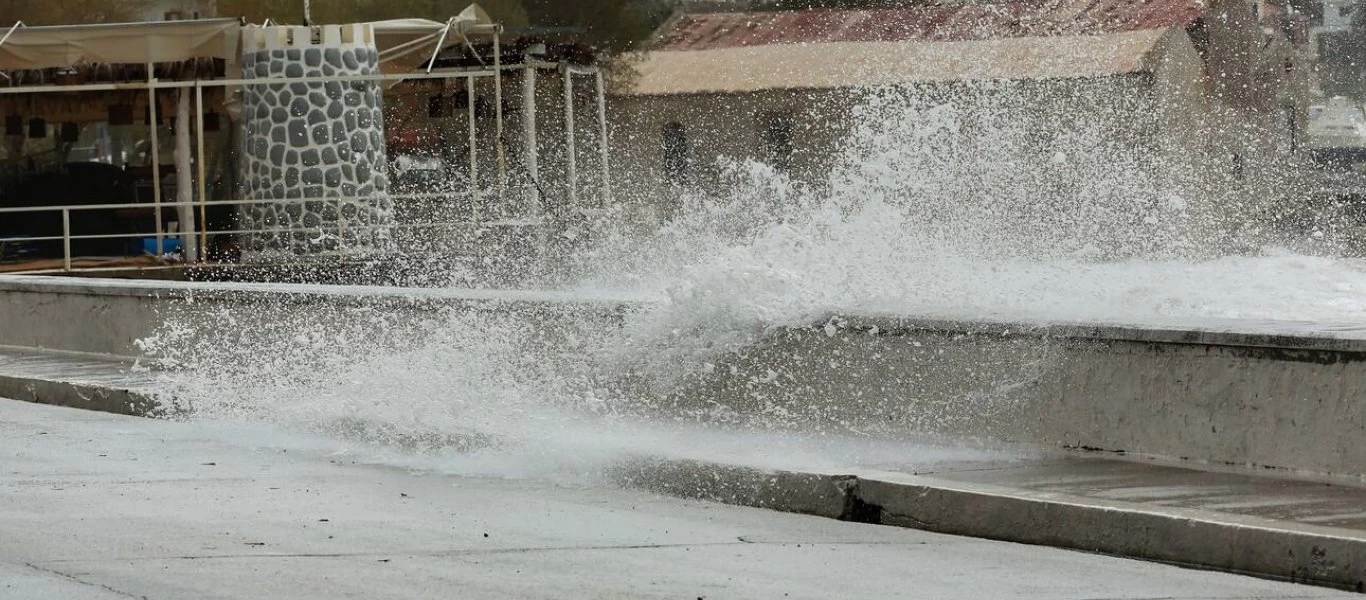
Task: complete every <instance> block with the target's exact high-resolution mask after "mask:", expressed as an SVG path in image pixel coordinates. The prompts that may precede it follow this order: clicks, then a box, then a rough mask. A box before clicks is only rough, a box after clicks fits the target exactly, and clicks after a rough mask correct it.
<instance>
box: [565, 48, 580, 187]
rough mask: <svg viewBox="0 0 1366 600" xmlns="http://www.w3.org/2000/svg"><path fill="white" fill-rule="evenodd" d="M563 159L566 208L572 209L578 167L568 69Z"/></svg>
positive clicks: (572, 89)
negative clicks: (566, 198) (566, 189)
mask: <svg viewBox="0 0 1366 600" xmlns="http://www.w3.org/2000/svg"><path fill="white" fill-rule="evenodd" d="M564 160H565V181H564V184H565V186H566V187H567V188H568V190H569V206H567V207H566V208H568V209H570V210H573V209H577V208H578V207H579V182H578V177H579V168H578V165H577V164H576V162H577V159H576V158H575V149H574V73H573V71H571V70H570V69H565V70H564Z"/></svg>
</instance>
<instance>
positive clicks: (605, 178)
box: [593, 67, 612, 208]
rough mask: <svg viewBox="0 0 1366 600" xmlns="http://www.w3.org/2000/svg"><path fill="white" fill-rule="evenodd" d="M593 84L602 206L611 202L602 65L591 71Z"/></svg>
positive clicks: (605, 95)
mask: <svg viewBox="0 0 1366 600" xmlns="http://www.w3.org/2000/svg"><path fill="white" fill-rule="evenodd" d="M593 78H594V84H595V85H596V86H597V88H598V89H597V91H598V155H599V159H600V160H601V162H602V207H603V208H607V206H608V205H610V204H611V203H612V179H611V176H610V175H609V173H608V168H607V162H608V159H609V156H610V152H609V149H608V143H607V92H606V90H605V89H604V88H605V87H606V86H605V85H604V84H603V81H602V67H598V70H597V71H596V72H594V73H593Z"/></svg>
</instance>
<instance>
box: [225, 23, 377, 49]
mask: <svg viewBox="0 0 1366 600" xmlns="http://www.w3.org/2000/svg"><path fill="white" fill-rule="evenodd" d="M347 46H356V47H363V48H374V47H375V30H374V28H373V27H372V26H371V25H369V24H368V23H351V24H348V25H314V26H311V27H297V26H285V25H279V26H264V27H263V26H248V27H244V28H242V52H244V53H246V52H256V51H259V50H277V49H288V48H299V49H303V48H315V47H327V48H339V47H347Z"/></svg>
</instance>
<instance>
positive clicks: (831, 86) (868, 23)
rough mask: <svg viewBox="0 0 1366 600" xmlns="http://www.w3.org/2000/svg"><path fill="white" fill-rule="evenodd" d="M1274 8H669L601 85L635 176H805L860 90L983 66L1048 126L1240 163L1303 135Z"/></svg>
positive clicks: (980, 72) (934, 82)
mask: <svg viewBox="0 0 1366 600" xmlns="http://www.w3.org/2000/svg"><path fill="white" fill-rule="evenodd" d="M1273 17H1275V18H1279V19H1281V20H1287V19H1288V17H1285V16H1284V15H1279V16H1277V15H1275V14H1272V13H1271V12H1270V11H1259V9H1258V7H1257V6H1256V5H1254V4H1249V3H1247V2H1240V1H1231V0H1214V1H1213V2H1209V3H1206V2H1202V1H1201V0H1039V1H1036V0H1022V1H1018V0H1017V1H1009V2H999V3H992V4H976V3H965V4H943V5H916V6H904V7H897V8H883V9H868V10H850V9H811V10H797V11H771V12H763V11H760V12H711V13H697V14H691V13H682V14H678V15H675V17H674V18H673V19H671V20H670V22H668V23H667V24H666V25H665V26H663V27H662V28H661V29H660V30H659V31H658V32H657V34H656V35H655V37H654V38H653V40H652V43H651V45H650V46H649V50H648V51H646V52H643V53H642V54H641V55H640V56H639V57H637V58H636V60H634V61H632V62H631V63H630V64H631V71H632V72H631V73H630V74H629V76H626V77H623V78H621V79H622V83H621V84H620V85H618V86H617V87H616V89H615V92H614V97H615V101H616V109H617V111H616V114H617V116H618V118H619V119H620V122H621V125H620V126H619V127H618V129H619V134H618V136H617V145H618V146H619V149H620V151H621V154H622V156H623V159H624V160H625V164H634V165H635V168H632V169H628V171H629V172H630V173H632V174H634V175H635V176H636V177H637V178H638V179H640V180H642V182H643V184H644V185H650V184H652V183H658V182H682V181H687V182H691V184H693V185H704V184H705V183H707V182H711V181H714V180H715V178H716V176H717V173H716V168H715V167H714V165H715V164H716V163H717V160H716V159H717V158H718V157H731V158H738V159H744V158H757V159H768V160H771V161H774V162H776V163H779V164H780V165H781V166H784V167H786V168H787V170H788V171H789V172H791V173H793V174H794V175H798V176H806V177H807V178H809V179H818V178H819V177H820V176H821V174H822V173H824V172H826V171H827V170H828V167H829V165H830V160H831V157H832V156H833V154H834V151H835V148H836V147H837V146H838V145H839V143H840V141H841V140H843V139H844V138H845V137H847V132H848V131H849V129H850V127H851V126H852V123H853V121H854V119H853V117H852V116H851V114H850V110H851V109H852V108H853V107H855V106H857V104H858V103H859V98H862V97H864V96H865V95H866V94H867V93H868V90H870V89H877V88H883V87H888V86H892V87H900V88H903V89H904V88H908V87H909V88H915V89H917V90H922V91H923V93H924V94H925V95H927V96H934V97H939V98H944V99H949V100H951V99H954V98H956V99H957V100H959V101H962V100H963V98H965V96H963V95H962V94H958V93H957V92H955V90H962V89H966V88H969V87H973V88H974V89H982V86H983V85H984V84H985V85H988V86H989V87H990V86H997V88H998V89H1010V90H1012V91H1010V92H1009V93H1013V94H1020V93H1023V92H1020V91H1019V90H1023V89H1027V90H1029V91H1028V92H1027V93H1024V95H1026V96H1028V97H1029V98H1030V99H1029V101H1028V102H1027V103H1026V104H1028V105H1029V111H1030V112H1031V113H1032V114H1031V115H1030V116H1029V117H1028V118H1027V119H1025V120H1031V119H1032V120H1034V121H1037V122H1039V123H1041V124H1042V125H1040V126H1041V127H1046V128H1049V129H1051V130H1053V131H1050V132H1045V133H1048V134H1049V135H1052V134H1060V133H1063V132H1065V130H1066V128H1067V127H1074V128H1075V127H1092V128H1098V129H1103V130H1105V131H1108V132H1110V133H1109V134H1107V135H1113V136H1114V137H1115V140H1114V142H1115V143H1116V144H1119V145H1120V146H1127V147H1129V148H1139V149H1144V150H1143V151H1145V152H1151V153H1152V154H1153V155H1154V156H1156V157H1159V158H1158V160H1155V161H1154V163H1155V164H1156V163H1162V162H1164V161H1166V163H1167V164H1170V163H1171V161H1176V160H1185V159H1184V158H1178V157H1185V156H1197V155H1198V156H1200V157H1203V158H1212V159H1213V160H1212V162H1211V164H1217V163H1221V164H1222V165H1223V168H1226V170H1227V174H1228V175H1229V177H1230V178H1232V179H1242V178H1244V177H1245V176H1246V174H1247V172H1248V170H1249V169H1251V168H1253V167H1252V165H1256V164H1258V161H1257V158H1256V157H1258V156H1261V155H1270V154H1277V153H1280V154H1284V153H1285V152H1286V151H1289V150H1291V149H1293V148H1295V147H1297V146H1298V144H1299V140H1300V138H1302V136H1303V133H1302V132H1303V128H1304V117H1303V114H1304V112H1305V105H1306V104H1307V100H1306V98H1305V93H1306V90H1305V86H1304V84H1303V79H1304V73H1305V68H1304V66H1303V65H1302V64H1300V63H1299V59H1298V56H1299V54H1298V52H1297V50H1296V48H1295V47H1294V44H1293V43H1292V39H1291V37H1290V36H1288V35H1287V32H1290V31H1291V30H1292V29H1293V28H1292V27H1291V26H1290V24H1289V23H1288V22H1287V23H1279V22H1276V21H1275V20H1274V19H1273ZM1002 86H1004V87H1002ZM955 94H957V95H955ZM978 96H979V97H980V94H978ZM960 103H961V102H960ZM1084 106H1095V107H1101V108H1099V109H1097V110H1098V111H1099V112H1103V113H1105V114H1104V115H1101V114H1098V113H1097V114H1088V113H1087V112H1086V111H1085V110H1083V109H1081V108H1080V107H1084ZM1121 108H1122V110H1121ZM1101 121H1104V123H1101ZM1040 137H1047V136H1040ZM775 140H777V143H775ZM1149 149H1150V150H1149ZM1280 154H1277V156H1280Z"/></svg>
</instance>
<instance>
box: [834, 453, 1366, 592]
mask: <svg viewBox="0 0 1366 600" xmlns="http://www.w3.org/2000/svg"><path fill="white" fill-rule="evenodd" d="M853 493H854V495H855V497H857V498H858V500H859V501H860V502H862V503H863V505H865V506H866V507H868V508H867V510H866V511H865V514H870V515H872V514H875V515H877V517H876V518H875V519H872V520H870V521H869V522H875V523H882V524H886V525H896V526H900V527H911V528H915V529H923V530H926V531H936V532H940V533H949V534H955V535H967V536H972V537H980V538H988V539H995V540H1005V541H1011V542H1020V543H1025V544H1038V545H1043V546H1054V547H1058V548H1072V549H1076V550H1084V551H1087V552H1099V553H1102V554H1113V555H1116V556H1124V557H1129V558H1138V559H1144V560H1155V561H1161V562H1167V563H1173V564H1180V565H1186V566H1192V567H1198V568H1204V569H1214V570H1219V571H1228V572H1233V573H1243V574H1248V575H1256V576H1260V577H1268V578H1274V579H1282V580H1287V581H1292V582H1297V583H1308V584H1313V585H1322V586H1329V587H1337V588H1343V589H1351V590H1356V591H1362V589H1363V580H1366V535H1363V534H1362V533H1360V532H1355V531H1350V530H1342V529H1334V528H1328V527H1312V526H1306V525H1299V524H1293V523H1286V522H1280V521H1273V520H1269V519H1258V518H1252V517H1245V516H1238V515H1230V514H1224V513H1216V512H1211V511H1200V510H1188V509H1180V508H1171V507H1164V506H1154V505H1144V504H1137V503H1126V502H1106V501H1102V500H1098V499H1094V498H1082V497H1076V496H1066V495H1060V494H1050V493H1041V492H1033V491H1028V490H1017V489H1009V488H997V487H994V486H984V485H977V484H963V483H960V482H947V481H943V480H939V479H935V478H928V477H913V476H901V477H898V478H896V479H895V480H880V479H876V478H866V477H860V478H859V479H858V483H857V486H856V488H855V490H854V492H853Z"/></svg>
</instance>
